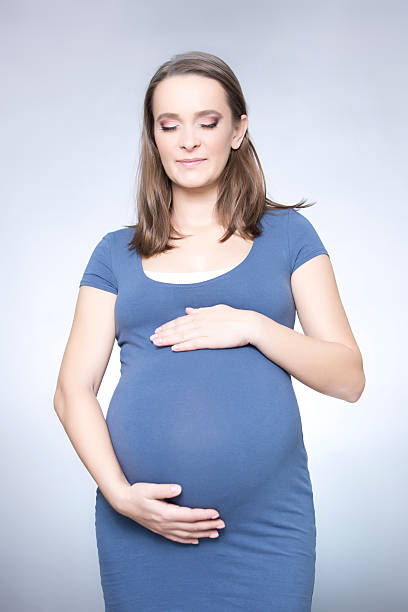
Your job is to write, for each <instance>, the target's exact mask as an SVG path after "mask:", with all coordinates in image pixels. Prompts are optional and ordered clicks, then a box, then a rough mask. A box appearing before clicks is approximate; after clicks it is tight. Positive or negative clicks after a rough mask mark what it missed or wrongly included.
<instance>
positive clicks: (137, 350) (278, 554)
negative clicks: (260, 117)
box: [54, 52, 365, 612]
mask: <svg viewBox="0 0 408 612" xmlns="http://www.w3.org/2000/svg"><path fill="white" fill-rule="evenodd" d="M247 127H248V117H247V114H246V104H245V100H244V97H243V94H242V91H241V88H240V85H239V82H238V81H237V78H236V76H235V75H234V73H233V72H232V71H231V69H230V68H229V67H228V66H227V65H226V64H225V63H224V62H223V61H222V60H221V59H219V58H218V57H215V56H213V55H209V54H207V53H201V52H191V53H185V54H181V55H177V56H175V57H174V58H172V59H171V60H170V61H168V62H166V63H164V64H163V65H162V66H161V67H160V68H159V69H158V70H157V72H156V74H155V75H154V76H153V78H152V79H151V82H150V84H149V86H148V89H147V92H146V96H145V103H144V125H143V134H142V146H141V163H140V174H139V183H138V193H137V212H138V222H137V224H136V225H134V226H124V227H122V228H121V229H117V230H113V231H110V232H108V233H106V234H105V235H103V237H102V238H100V240H99V242H98V243H97V244H96V246H95V248H94V250H93V252H92V253H91V256H90V259H89V261H88V264H87V266H86V268H85V271H84V273H83V276H82V279H81V281H80V290H79V296H78V301H77V305H76V310H75V316H74V322H73V326H72V330H71V333H70V337H69V340H68V344H67V348H66V350H65V353H64V358H63V362H62V365H61V370H60V374H59V378H58V383H57V389H56V393H55V398H54V405H55V409H56V411H57V414H58V417H59V418H60V420H61V422H62V424H63V426H64V428H65V430H66V432H67V434H68V436H69V438H70V440H71V442H72V444H73V445H74V447H75V449H76V451H77V453H78V455H79V456H80V458H81V460H82V461H83V463H84V465H85V466H86V468H87V469H88V470H89V472H90V474H91V475H92V477H93V478H94V480H95V482H96V483H97V485H98V486H97V489H96V506H95V527H96V538H97V548H98V556H99V564H100V576H101V584H102V588H103V595H104V600H105V609H106V610H108V611H109V612H134V611H140V612H149V611H152V612H153V611H155V612H203V611H211V612H233V611H237V610H242V611H246V612H306V611H310V610H311V603H312V595H313V588H314V578H315V559H316V552H315V551H316V548H315V546H316V526H315V513H314V504H313V493H312V487H311V481H310V477H309V471H308V460H307V453H306V450H305V446H304V442H303V434H302V424H301V418H300V414H299V408H298V404H297V399H296V396H295V393H294V390H293V387H292V379H291V376H294V377H295V378H296V379H298V380H300V381H301V382H302V383H304V384H305V385H308V386H309V387H311V388H313V389H314V390H316V391H318V392H320V393H323V394H326V395H329V396H332V397H336V398H338V399H341V400H345V401H347V402H355V401H357V400H358V398H359V397H360V395H361V393H362V391H363V388H364V384H365V377H364V371H363V364H362V357H361V353H360V351H359V348H358V346H357V344H356V341H355V339H354V336H353V334H352V331H351V329H350V326H349V323H348V320H347V317H346V314H345V312H344V309H343V306H342V303H341V300H340V297H339V294H338V290H337V285H336V281H335V277H334V273H333V269H332V266H331V261H330V258H329V256H328V253H327V251H326V249H325V247H324V245H323V243H322V241H321V239H320V238H319V236H318V234H317V232H316V230H315V229H314V227H313V226H312V224H311V222H310V221H309V220H308V219H307V218H306V216H304V214H302V213H300V212H298V210H296V208H305V207H306V206H310V204H309V205H306V206H304V202H305V201H304V200H303V201H302V202H300V203H299V204H297V205H294V206H284V205H282V204H278V203H275V202H273V201H271V200H270V199H268V198H267V197H266V192H265V180H264V175H263V172H262V169H261V165H260V163H259V159H258V156H257V154H256V151H255V149H254V146H253V144H252V142H251V140H250V138H249V135H248V129H247ZM296 312H297V313H298V316H299V320H300V323H301V325H302V328H303V331H304V333H303V334H302V333H299V332H297V331H294V329H293V328H294V323H295V316H296ZM115 339H116V341H117V343H118V345H119V347H120V361H121V375H120V379H119V382H118V384H117V386H116V388H115V391H114V393H113V395H112V398H111V401H110V404H109V407H108V412H107V415H106V420H105V418H104V416H103V413H102V410H101V408H100V405H99V403H98V401H97V399H96V396H97V393H98V389H99V387H100V384H101V380H102V378H103V375H104V372H105V370H106V367H107V364H108V361H109V358H110V355H111V351H112V348H113V344H114V342H115ZM197 544H198V545H197Z"/></svg>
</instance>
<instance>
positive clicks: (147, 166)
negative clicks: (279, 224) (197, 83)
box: [125, 51, 315, 257]
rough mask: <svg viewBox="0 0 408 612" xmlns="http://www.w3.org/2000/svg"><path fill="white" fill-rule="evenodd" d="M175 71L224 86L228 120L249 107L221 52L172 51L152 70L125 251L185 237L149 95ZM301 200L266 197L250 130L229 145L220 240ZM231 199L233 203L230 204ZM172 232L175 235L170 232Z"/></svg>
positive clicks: (159, 247) (219, 208)
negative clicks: (176, 221) (175, 218)
mask: <svg viewBox="0 0 408 612" xmlns="http://www.w3.org/2000/svg"><path fill="white" fill-rule="evenodd" d="M179 74H197V75H200V76H204V77H207V78H211V79H216V80H217V81H218V82H219V83H220V84H221V85H222V86H223V88H224V91H225V92H226V96H227V102H228V105H229V107H230V109H231V113H232V120H233V121H234V122H238V121H239V120H240V118H241V115H242V114H245V115H246V114H247V107H246V102H245V98H244V95H243V93H242V90H241V86H240V84H239V81H238V79H237V77H236V76H235V74H234V73H233V71H232V70H231V68H230V67H229V66H228V65H227V64H226V63H225V62H224V61H223V60H221V59H220V58H219V57H217V56H215V55H211V54H209V53H204V52H201V51H190V52H187V53H181V54H178V55H175V56H174V57H173V58H171V59H170V60H168V61H167V62H165V63H164V64H162V65H161V66H160V67H159V68H158V70H157V71H156V73H155V74H154V75H153V77H152V79H151V81H150V83H149V86H148V88H147V91H146V94H145V99H144V118H143V130H142V135H141V155H140V159H139V165H138V170H137V211H138V222H137V224H136V225H127V226H125V227H128V228H133V229H134V230H135V231H134V234H133V237H132V240H131V241H130V242H129V245H128V246H129V250H136V251H137V252H138V253H139V254H140V255H141V256H144V257H150V256H151V255H154V254H156V253H161V252H165V251H168V250H171V249H174V248H175V247H174V246H172V245H170V244H168V240H169V238H171V239H172V240H180V239H182V238H184V237H185V236H184V235H183V234H181V233H180V232H178V231H177V230H175V228H174V227H173V226H172V223H171V211H172V190H171V181H170V179H169V177H168V176H167V174H166V173H165V170H164V168H163V165H162V162H161V159H160V155H159V151H158V149H157V146H156V143H155V139H154V132H153V126H154V118H153V112H152V98H153V93H154V90H155V88H156V87H157V85H158V84H159V83H160V82H161V81H162V80H163V79H166V78H169V77H171V76H174V75H179ZM305 202H306V200H305V199H302V200H301V201H300V202H298V203H297V204H294V205H292V206H286V205H283V204H278V203H277V202H274V201H273V200H270V199H269V198H267V197H266V184H265V176H264V173H263V170H262V167H261V163H260V161H259V158H258V155H257V153H256V151H255V147H254V145H253V143H252V141H251V139H250V137H249V134H248V130H246V133H245V136H244V138H243V140H242V142H241V145H240V147H239V148H238V149H236V150H235V149H231V151H230V156H229V158H228V161H227V163H226V165H225V168H224V170H223V172H222V174H221V175H220V177H219V183H218V198H217V202H216V204H215V207H216V212H217V217H218V219H219V221H220V223H221V224H222V225H223V226H224V227H225V228H227V229H226V232H225V234H224V236H223V237H222V238H221V239H220V242H225V241H226V240H228V238H229V237H230V236H231V235H233V234H234V233H235V232H236V231H238V233H239V234H240V235H241V236H242V237H244V238H255V237H256V236H259V234H261V233H262V230H261V228H260V226H259V224H258V222H259V219H260V218H261V216H262V214H263V212H264V211H265V210H273V209H277V208H307V207H309V206H313V204H315V202H313V203H311V204H305ZM231 203H233V204H231ZM171 233H175V234H176V236H172V235H171Z"/></svg>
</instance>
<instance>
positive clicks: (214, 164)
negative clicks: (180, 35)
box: [152, 74, 248, 189]
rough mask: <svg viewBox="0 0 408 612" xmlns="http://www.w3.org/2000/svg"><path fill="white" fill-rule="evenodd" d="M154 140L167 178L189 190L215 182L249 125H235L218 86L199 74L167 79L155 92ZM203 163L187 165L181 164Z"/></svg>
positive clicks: (246, 122)
mask: <svg viewBox="0 0 408 612" xmlns="http://www.w3.org/2000/svg"><path fill="white" fill-rule="evenodd" d="M152 110H153V119H154V139H155V142H156V145H157V148H158V150H159V154H160V158H161V161H162V164H163V167H164V170H165V172H166V174H167V176H168V177H169V178H170V180H171V181H173V183H176V184H177V185H178V186H180V187H182V188H186V189H194V188H197V187H205V186H213V185H215V184H216V183H217V181H218V178H219V176H220V175H221V173H222V171H223V169H224V167H225V165H226V163H227V161H228V157H229V155H230V151H231V147H232V148H234V149H237V148H238V147H239V145H240V144H241V140H242V139H243V137H244V135H245V131H246V129H247V125H248V118H247V116H246V115H241V121H240V123H238V124H237V125H235V126H234V125H233V123H232V114H231V111H230V108H229V106H228V103H227V101H226V95H225V91H224V89H223V87H222V85H220V83H219V82H218V81H216V80H215V79H210V78H206V77H202V76H199V75H191V74H188V75H177V76H172V77H168V78H166V79H164V80H163V81H161V82H160V83H159V84H158V86H157V87H156V89H155V91H154V93H153V99H152ZM186 159H187V160H188V159H201V160H203V161H200V162H199V163H196V164H192V165H187V164H184V163H182V162H181V161H180V160H186Z"/></svg>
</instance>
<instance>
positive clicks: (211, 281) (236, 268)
mask: <svg viewBox="0 0 408 612" xmlns="http://www.w3.org/2000/svg"><path fill="white" fill-rule="evenodd" d="M260 237H261V235H259V236H256V237H255V238H254V240H253V241H252V246H251V248H250V250H249V253H248V254H247V255H246V256H245V257H244V259H243V260H242V261H240V262H239V263H238V264H237V265H236V266H234V267H233V268H230V269H228V270H227V271H226V272H223V273H222V274H219V275H218V276H214V277H213V278H208V279H207V280H202V281H197V282H195V283H166V282H165V281H159V280H155V279H154V278H150V277H149V276H147V274H146V273H145V271H144V268H143V265H142V258H141V256H140V254H139V253H138V254H137V261H138V265H139V272H140V274H141V275H142V277H143V279H144V280H145V282H146V283H149V284H151V285H156V286H160V285H161V286H162V287H184V288H186V289H189V288H191V289H194V288H196V287H197V288H199V287H205V286H207V285H212V284H215V283H219V282H222V281H225V280H227V279H228V278H229V277H231V276H234V275H235V274H237V272H240V271H241V270H242V268H244V267H245V266H247V265H248V264H249V263H250V261H251V259H252V258H253V256H254V254H255V251H256V247H257V242H258V240H259V238H260ZM222 269H224V268H222ZM204 272H211V270H208V271H207V270H205V271H203V273H204ZM187 274H188V273H187Z"/></svg>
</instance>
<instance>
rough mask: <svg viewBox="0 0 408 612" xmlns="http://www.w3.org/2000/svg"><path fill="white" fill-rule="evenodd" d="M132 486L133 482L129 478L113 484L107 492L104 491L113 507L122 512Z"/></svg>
mask: <svg viewBox="0 0 408 612" xmlns="http://www.w3.org/2000/svg"><path fill="white" fill-rule="evenodd" d="M130 487H131V484H130V483H129V482H128V481H127V480H126V481H121V482H119V483H116V484H115V485H114V486H111V487H110V488H109V489H108V490H107V491H106V494H105V493H104V492H103V491H102V493H103V495H104V497H105V498H106V499H107V501H108V502H109V504H110V505H111V506H112V508H114V509H115V510H116V511H117V512H121V510H122V509H123V508H124V506H125V504H126V500H127V497H128V493H129V489H130ZM99 488H100V487H99Z"/></svg>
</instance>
